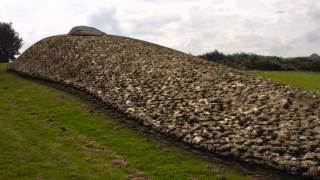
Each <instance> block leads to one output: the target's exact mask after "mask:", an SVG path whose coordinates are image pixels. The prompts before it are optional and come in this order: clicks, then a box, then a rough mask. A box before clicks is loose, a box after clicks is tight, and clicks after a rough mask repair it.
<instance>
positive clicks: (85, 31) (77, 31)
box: [68, 26, 106, 36]
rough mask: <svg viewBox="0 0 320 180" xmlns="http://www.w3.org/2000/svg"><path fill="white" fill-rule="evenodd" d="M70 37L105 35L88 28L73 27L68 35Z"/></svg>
mask: <svg viewBox="0 0 320 180" xmlns="http://www.w3.org/2000/svg"><path fill="white" fill-rule="evenodd" d="M68 34H69V35H72V36H103V35H105V34H106V33H104V32H102V31H100V30H98V29H96V28H94V27H89V26H75V27H73V28H72V29H71V30H70V31H69V33H68Z"/></svg>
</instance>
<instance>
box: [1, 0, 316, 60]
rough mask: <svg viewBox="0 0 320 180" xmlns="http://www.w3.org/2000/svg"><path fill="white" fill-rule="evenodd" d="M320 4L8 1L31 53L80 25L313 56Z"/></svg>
mask: <svg viewBox="0 0 320 180" xmlns="http://www.w3.org/2000/svg"><path fill="white" fill-rule="evenodd" d="M319 12H320V1H317V0H300V1H290V0H269V1H263V0H228V1H220V0H199V1H191V0H131V1H125V0H110V1H103V0H91V1H85V0H69V1H64V0H49V1H42V0H29V1H26V0H2V2H1V6H0V21H2V22H3V21H4V22H13V25H14V27H15V28H16V30H17V31H18V32H19V33H20V35H21V37H22V38H23V39H24V43H25V45H24V48H27V47H28V46H30V45H32V44H33V43H34V42H36V41H38V40H40V39H42V38H44V37H47V36H51V35H56V34H63V33H67V32H68V31H69V30H70V29H71V28H72V27H73V26H76V25H86V24H87V25H92V26H95V27H97V28H99V29H101V30H103V31H105V32H106V33H110V34H118V35H124V36H130V37H134V38H139V39H143V40H147V41H151V42H154V43H158V44H161V45H165V46H169V47H172V48H175V49H178V50H182V51H184V52H191V53H193V54H200V53H204V52H207V51H210V50H213V49H219V50H221V51H223V52H226V53H234V52H240V51H244V52H254V53H259V54H265V55H280V56H307V55H309V54H311V53H314V52H316V53H320V52H319V47H320V46H319V45H320V38H319V33H318V32H319V30H320V23H319V21H320V13H319Z"/></svg>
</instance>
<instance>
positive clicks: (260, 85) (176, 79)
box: [9, 35, 320, 176]
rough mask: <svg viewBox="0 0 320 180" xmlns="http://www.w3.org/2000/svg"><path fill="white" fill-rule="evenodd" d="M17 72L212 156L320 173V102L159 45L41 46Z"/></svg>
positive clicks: (71, 39) (104, 39) (93, 39)
mask: <svg viewBox="0 0 320 180" xmlns="http://www.w3.org/2000/svg"><path fill="white" fill-rule="evenodd" d="M9 68H10V69H11V70H14V71H16V72H19V73H22V74H25V75H28V76H32V77H37V78H42V79H46V80H50V81H54V82H59V83H63V84H66V85H69V86H72V87H75V88H78V89H81V90H84V91H86V92H88V93H91V94H93V95H94V96H96V97H98V98H99V99H100V100H101V101H103V102H105V103H107V104H110V105H112V106H113V107H115V108H117V109H119V110H120V111H122V112H124V113H126V114H127V115H128V116H130V117H133V118H134V119H135V120H137V121H139V122H141V123H142V124H143V125H145V126H149V127H151V128H153V129H155V130H157V131H159V132H161V133H165V134H167V135H170V136H174V137H176V138H178V139H180V140H181V141H184V142H186V143H189V144H192V145H194V146H198V147H201V148H204V149H206V150H208V151H210V152H212V153H216V154H220V155H225V156H233V157H235V158H237V159H241V160H244V161H248V162H254V163H258V164H262V165H267V166H271V167H274V168H278V169H282V170H286V171H288V172H289V173H293V174H294V173H298V174H304V175H308V176H318V175H319V173H320V145H319V144H320V119H319V117H320V96H319V94H317V93H314V92H307V91H301V90H298V89H296V88H292V87H288V86H285V85H282V84H279V83H273V82H271V81H267V80H263V79H261V78H258V77H255V76H253V75H250V74H248V73H246V72H243V71H239V70H235V69H232V68H229V67H226V66H223V65H219V64H216V63H213V62H208V61H206V60H203V59H199V58H196V57H194V56H191V55H187V54H185V53H182V52H178V51H175V50H173V49H169V48H166V47H162V46H159V45H156V44H152V43H148V42H144V41H140V40H136V39H131V38H126V37H119V36H112V35H105V36H101V37H97V36H86V37H81V36H70V35H60V36H54V37H50V38H46V39H43V40H41V41H39V42H38V43H36V44H34V45H33V46H32V47H30V48H29V49H27V50H26V51H25V52H24V53H23V54H22V55H21V56H20V57H19V58H18V59H17V60H16V61H14V62H13V63H11V64H10V67H9Z"/></svg>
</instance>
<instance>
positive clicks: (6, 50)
mask: <svg viewBox="0 0 320 180" xmlns="http://www.w3.org/2000/svg"><path fill="white" fill-rule="evenodd" d="M21 46H22V39H21V38H20V37H19V34H18V33H17V32H16V31H15V30H14V29H13V28H12V23H2V22H0V62H8V61H9V60H13V59H15V55H18V54H19V49H20V48H21Z"/></svg>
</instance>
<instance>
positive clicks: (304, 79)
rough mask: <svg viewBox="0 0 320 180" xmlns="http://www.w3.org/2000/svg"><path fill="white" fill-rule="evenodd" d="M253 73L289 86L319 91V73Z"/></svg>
mask: <svg viewBox="0 0 320 180" xmlns="http://www.w3.org/2000/svg"><path fill="white" fill-rule="evenodd" d="M253 73H254V74H256V75H258V76H262V77H264V78H268V79H271V80H273V81H278V82H282V83H285V84H289V85H291V86H295V87H299V88H305V89H309V90H316V91H320V72H302V71H253Z"/></svg>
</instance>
